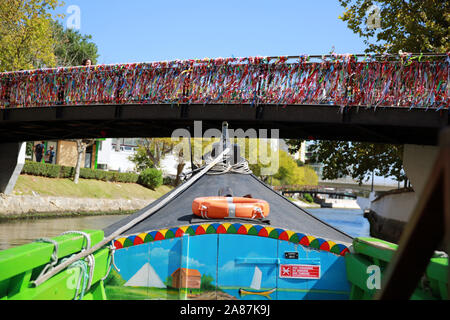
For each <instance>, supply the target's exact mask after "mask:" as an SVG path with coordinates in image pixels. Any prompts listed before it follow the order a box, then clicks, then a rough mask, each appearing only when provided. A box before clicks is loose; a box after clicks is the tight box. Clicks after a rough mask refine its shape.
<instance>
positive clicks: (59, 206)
mask: <svg viewBox="0 0 450 320" xmlns="http://www.w3.org/2000/svg"><path fill="white" fill-rule="evenodd" d="M152 201H153V199H132V200H130V199H93V198H69V197H52V196H40V195H36V196H28V195H5V194H0V215H2V216H17V215H29V214H33V213H55V214H58V213H66V212H73V213H89V212H104V213H108V212H114V213H117V212H120V211H133V210H140V209H142V208H144V207H145V206H147V205H148V204H150V203H151V202H152Z"/></svg>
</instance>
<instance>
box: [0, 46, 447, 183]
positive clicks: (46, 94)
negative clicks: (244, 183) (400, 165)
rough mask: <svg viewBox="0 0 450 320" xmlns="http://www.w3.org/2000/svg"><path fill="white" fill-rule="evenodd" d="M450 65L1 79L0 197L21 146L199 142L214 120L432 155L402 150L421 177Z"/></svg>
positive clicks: (244, 66) (154, 69)
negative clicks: (84, 141)
mask: <svg viewBox="0 0 450 320" xmlns="http://www.w3.org/2000/svg"><path fill="white" fill-rule="evenodd" d="M449 63H450V55H449V54H443V55H442V54H423V55H422V54H421V55H412V54H405V55H401V56H399V55H382V56H370V55H369V56H368V55H335V54H332V55H327V56H305V55H303V56H282V57H248V58H218V59H202V60H183V61H179V60H177V61H169V62H153V63H134V64H118V65H98V66H90V67H84V66H83V67H72V68H54V69H39V70H31V71H17V72H5V73H0V146H1V147H2V150H3V156H2V158H1V159H0V166H1V167H2V168H3V169H4V170H3V173H2V175H0V191H4V190H5V185H6V184H7V185H11V183H10V181H11V179H10V178H11V175H12V174H13V173H12V172H13V171H14V170H15V171H17V170H18V169H17V168H18V167H17V165H16V164H17V162H18V160H17V155H18V154H19V150H20V144H18V142H23V141H30V140H54V139H73V138H104V137H168V136H171V134H172V132H173V131H174V130H175V129H178V128H188V127H189V130H190V132H191V135H192V136H196V137H198V136H199V135H202V133H203V131H205V130H207V129H210V128H220V125H221V123H222V121H228V123H229V125H230V128H233V129H242V130H245V131H246V132H247V131H248V130H249V129H256V130H258V129H277V130H278V137H279V138H297V139H301V138H303V139H318V140H326V139H328V140H346V141H369V142H383V143H393V144H406V145H407V146H408V145H429V146H430V148H429V149H426V150H425V149H423V148H422V147H420V148H421V149H420V148H419V147H412V148H409V149H408V148H405V150H406V151H405V157H404V158H405V159H408V158H410V159H412V160H413V162H414V165H415V169H414V171H415V172H417V176H418V177H420V176H424V175H423V168H424V164H423V163H420V165H419V163H418V162H417V161H418V159H419V160H420V159H422V158H423V159H422V160H423V162H424V163H425V166H431V164H430V163H431V162H432V160H430V159H431V158H432V157H433V155H434V152H435V147H433V146H435V145H437V143H438V135H439V132H440V131H441V129H442V128H444V127H446V126H448V125H449V124H450V114H449V104H450V102H449V95H450V88H449ZM195 120H201V121H202V130H201V132H200V133H198V132H195V128H194V127H193V123H194V121H195ZM267 137H269V138H270V137H271V136H270V135H268V136H267ZM417 148H419V149H420V150H419V149H417ZM433 148H434V149H433ZM417 154H420V156H417ZM427 156H429V157H430V159H425V158H424V157H427ZM405 161H406V160H405ZM19 162H20V161H19ZM405 164H406V163H405ZM407 170H410V169H407ZM19 172H20V170H19ZM16 173H17V172H16ZM410 175H412V173H411V170H410V172H409V174H408V176H410ZM13 180H14V179H13ZM411 180H413V179H411ZM416 186H417V184H416Z"/></svg>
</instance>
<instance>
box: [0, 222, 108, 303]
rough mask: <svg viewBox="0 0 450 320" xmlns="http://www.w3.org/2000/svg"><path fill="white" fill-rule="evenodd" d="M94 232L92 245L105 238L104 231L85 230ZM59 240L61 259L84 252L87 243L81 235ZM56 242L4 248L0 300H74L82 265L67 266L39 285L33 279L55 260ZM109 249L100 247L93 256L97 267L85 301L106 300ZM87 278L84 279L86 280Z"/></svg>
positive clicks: (0, 274)
mask: <svg viewBox="0 0 450 320" xmlns="http://www.w3.org/2000/svg"><path fill="white" fill-rule="evenodd" d="M84 232H86V233H87V234H89V235H90V238H91V245H95V244H96V243H98V242H100V241H101V240H103V238H104V234H103V231H102V230H84ZM52 239H53V240H55V241H56V242H57V243H58V262H60V261H61V260H62V259H64V258H67V257H70V256H71V255H73V254H75V253H78V252H80V251H81V250H82V249H83V248H84V247H85V245H86V243H85V238H84V237H83V236H82V235H78V234H67V235H62V236H57V237H54V238H52ZM53 251H54V245H53V244H52V243H46V242H32V243H29V244H26V245H22V246H19V247H15V248H11V249H8V250H3V251H0V299H7V300H9V299H11V300H70V299H76V298H78V297H75V293H76V289H77V283H78V281H79V279H80V276H81V268H79V267H74V268H67V269H65V270H63V271H61V272H59V273H58V274H56V275H55V276H53V277H51V278H50V279H48V280H47V281H45V282H44V283H42V284H41V285H39V286H37V287H36V286H35V285H34V284H33V281H34V280H36V278H37V276H38V275H39V274H40V273H41V271H42V270H43V268H44V267H45V266H46V265H47V264H48V263H49V262H50V261H51V256H52V253H53ZM109 255H110V251H109V248H107V247H105V248H101V249H99V250H97V251H96V252H95V253H94V254H93V256H94V259H95V268H94V271H93V275H92V285H91V288H90V289H89V290H88V291H86V292H85V293H84V296H83V300H106V294H105V288H104V284H103V281H102V279H103V278H104V277H105V276H106V273H107V272H108V267H109V261H110V259H109ZM82 282H83V281H81V283H82Z"/></svg>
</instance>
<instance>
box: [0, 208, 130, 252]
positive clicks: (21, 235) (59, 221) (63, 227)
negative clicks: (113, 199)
mask: <svg viewBox="0 0 450 320" xmlns="http://www.w3.org/2000/svg"><path fill="white" fill-rule="evenodd" d="M124 217H125V216H124V215H105V216H85V217H72V218H51V219H26V220H15V221H11V222H2V223H0V250H4V249H8V248H11V247H15V246H19V245H22V244H26V243H30V242H32V241H33V240H35V239H38V238H42V237H55V236H57V235H59V234H61V233H63V232H65V231H69V230H86V229H103V228H105V227H107V226H109V225H110V224H112V223H114V222H116V221H118V220H120V219H123V218H124Z"/></svg>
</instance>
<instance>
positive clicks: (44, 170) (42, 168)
mask: <svg viewBox="0 0 450 320" xmlns="http://www.w3.org/2000/svg"><path fill="white" fill-rule="evenodd" d="M60 170H61V166H59V165H53V164H47V163H41V162H32V161H26V162H25V164H24V166H23V169H22V173H25V174H29V175H34V176H42V177H48V178H58V177H59V172H60Z"/></svg>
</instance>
